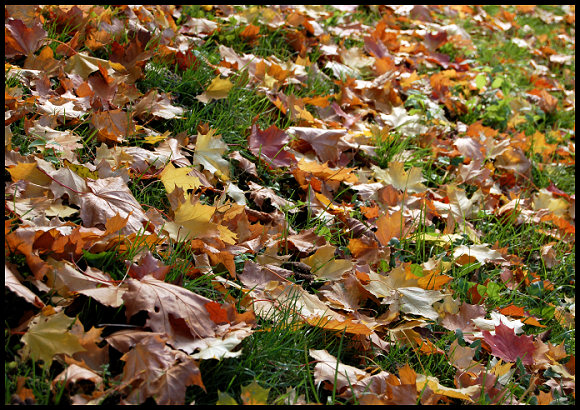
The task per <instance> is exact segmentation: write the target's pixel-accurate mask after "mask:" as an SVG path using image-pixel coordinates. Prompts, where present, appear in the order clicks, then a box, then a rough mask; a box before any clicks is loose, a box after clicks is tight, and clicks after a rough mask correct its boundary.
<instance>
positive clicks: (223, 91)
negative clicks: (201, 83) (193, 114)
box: [196, 75, 234, 104]
mask: <svg viewBox="0 0 580 410" xmlns="http://www.w3.org/2000/svg"><path fill="white" fill-rule="evenodd" d="M233 86H234V85H233V84H232V82H231V81H230V80H229V79H227V78H226V79H225V80H222V79H221V78H220V76H219V75H218V76H217V77H216V78H214V79H213V80H212V82H211V84H210V85H209V86H208V87H207V88H206V90H205V92H204V93H203V94H201V95H198V96H197V97H196V98H197V99H198V100H199V101H201V102H202V103H205V104H207V103H209V102H210V101H212V100H220V99H222V98H226V97H227V96H228V94H229V93H230V90H231V89H232V87H233Z"/></svg>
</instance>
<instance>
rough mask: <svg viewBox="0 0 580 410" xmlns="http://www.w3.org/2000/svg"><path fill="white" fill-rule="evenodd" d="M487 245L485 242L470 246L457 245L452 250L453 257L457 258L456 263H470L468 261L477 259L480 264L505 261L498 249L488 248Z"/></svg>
mask: <svg viewBox="0 0 580 410" xmlns="http://www.w3.org/2000/svg"><path fill="white" fill-rule="evenodd" d="M488 246H489V245H488V244H486V243H482V244H479V245H470V246H467V245H459V246H458V247H456V248H455V250H454V251H453V257H454V258H455V259H457V260H456V263H459V264H461V265H465V264H466V263H470V261H478V262H479V263H481V264H485V263H487V262H494V263H497V262H503V261H505V259H504V257H503V256H501V254H500V253H499V252H498V251H496V250H494V249H490V248H489V247H488Z"/></svg>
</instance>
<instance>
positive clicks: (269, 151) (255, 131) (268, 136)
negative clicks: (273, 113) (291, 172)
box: [248, 124, 296, 168]
mask: <svg viewBox="0 0 580 410" xmlns="http://www.w3.org/2000/svg"><path fill="white" fill-rule="evenodd" d="M289 142H290V137H289V136H288V134H286V133H285V132H284V131H282V130H281V129H280V128H278V127H276V126H275V125H271V126H270V127H269V128H267V129H266V130H264V131H262V130H260V128H258V126H257V125H256V124H254V125H252V130H251V133H250V135H249V136H248V143H249V148H250V151H251V152H252V154H254V155H255V156H256V157H259V158H262V159H263V160H265V161H266V162H267V163H268V164H269V165H270V166H272V167H274V168H279V167H288V166H290V165H292V164H293V163H295V162H296V158H295V157H294V155H293V154H291V153H290V152H288V151H286V150H285V149H284V147H285V146H286V145H287V144H288V143H289Z"/></svg>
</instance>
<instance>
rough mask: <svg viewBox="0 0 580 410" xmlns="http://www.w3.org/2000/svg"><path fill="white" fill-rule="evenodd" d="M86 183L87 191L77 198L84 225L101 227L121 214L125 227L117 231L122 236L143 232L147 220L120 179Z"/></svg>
mask: <svg viewBox="0 0 580 410" xmlns="http://www.w3.org/2000/svg"><path fill="white" fill-rule="evenodd" d="M86 183H87V187H88V189H89V192H87V193H85V194H84V195H81V196H80V198H79V202H80V208H81V213H80V217H81V219H82V221H83V224H84V225H85V226H89V227H90V226H97V225H99V224H102V225H103V226H104V225H105V224H106V222H107V221H108V220H109V219H110V218H113V217H114V216H115V215H120V216H122V217H123V218H126V217H128V218H129V220H128V222H127V226H125V227H124V228H122V229H121V231H120V232H121V233H122V234H130V233H135V232H139V231H142V230H143V228H144V224H145V225H146V224H147V223H148V218H147V216H146V215H145V213H144V212H143V209H142V208H141V205H140V204H139V203H138V202H137V200H136V199H135V197H134V196H133V194H132V193H131V191H130V190H129V187H128V186H127V184H126V183H125V182H124V181H123V179H122V178H121V177H109V178H100V179H97V180H96V181H92V180H87V181H86Z"/></svg>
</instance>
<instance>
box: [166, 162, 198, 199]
mask: <svg viewBox="0 0 580 410" xmlns="http://www.w3.org/2000/svg"><path fill="white" fill-rule="evenodd" d="M190 172H191V168H189V167H183V168H175V167H174V166H173V164H172V163H171V162H169V163H168V164H167V165H166V166H165V168H163V171H162V172H161V174H160V175H159V179H161V182H163V185H164V186H165V190H166V191H167V194H171V193H172V192H173V191H174V190H175V188H181V189H183V191H184V192H185V191H187V190H188V189H193V190H197V188H199V187H200V186H201V182H200V181H199V178H197V177H195V176H191V175H188V174H189V173H190Z"/></svg>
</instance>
